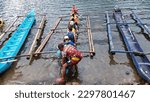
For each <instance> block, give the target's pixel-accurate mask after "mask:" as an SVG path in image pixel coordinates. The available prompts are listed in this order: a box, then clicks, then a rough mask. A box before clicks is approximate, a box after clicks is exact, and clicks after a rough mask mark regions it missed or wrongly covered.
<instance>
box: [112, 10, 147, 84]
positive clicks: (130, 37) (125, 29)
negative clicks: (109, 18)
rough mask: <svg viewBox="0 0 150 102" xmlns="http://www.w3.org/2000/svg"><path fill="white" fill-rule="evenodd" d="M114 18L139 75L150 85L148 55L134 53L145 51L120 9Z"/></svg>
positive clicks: (115, 12)
mask: <svg viewBox="0 0 150 102" xmlns="http://www.w3.org/2000/svg"><path fill="white" fill-rule="evenodd" d="M114 18H115V21H116V25H117V28H118V30H119V31H120V34H121V36H122V38H123V41H124V43H125V45H126V48H127V50H128V51H129V54H130V56H131V58H132V61H133V63H134V66H135V68H136V69H137V71H138V74H139V75H140V76H141V77H142V78H143V79H145V80H146V81H147V82H149V83H150V61H149V59H148V58H147V56H146V55H136V54H135V53H132V52H143V50H142V48H141V47H140V45H139V43H138V41H137V39H136V37H135V35H134V34H133V32H132V31H131V30H130V28H129V26H128V24H127V22H126V20H125V19H124V16H123V14H122V12H121V10H120V9H115V11H114Z"/></svg>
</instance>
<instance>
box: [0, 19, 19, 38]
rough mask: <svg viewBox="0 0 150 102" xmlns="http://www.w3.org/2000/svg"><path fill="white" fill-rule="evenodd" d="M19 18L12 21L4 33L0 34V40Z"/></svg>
mask: <svg viewBox="0 0 150 102" xmlns="http://www.w3.org/2000/svg"><path fill="white" fill-rule="evenodd" d="M18 18H19V17H17V18H16V19H15V20H14V22H13V23H11V24H10V25H9V26H8V28H7V29H6V30H5V31H4V33H2V34H1V35H0V40H1V39H2V38H3V37H4V35H5V34H6V33H7V32H8V31H9V30H10V28H11V27H12V26H13V25H14V24H15V22H16V21H17V20H18Z"/></svg>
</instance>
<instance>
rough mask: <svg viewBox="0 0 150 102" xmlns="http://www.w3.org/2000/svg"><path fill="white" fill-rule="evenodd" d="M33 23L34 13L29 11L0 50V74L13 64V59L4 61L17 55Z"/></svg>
mask: <svg viewBox="0 0 150 102" xmlns="http://www.w3.org/2000/svg"><path fill="white" fill-rule="evenodd" d="M34 21H35V12H34V10H31V11H30V12H29V13H28V14H27V16H26V17H25V19H24V20H23V22H22V23H21V25H20V26H19V27H18V28H17V30H16V31H15V32H14V33H13V34H12V36H11V37H10V38H9V39H8V41H7V42H6V44H5V45H4V46H3V47H2V48H1V49H0V59H1V61H0V73H3V72H4V71H6V70H7V69H8V68H10V66H11V65H12V63H13V60H14V58H9V59H4V58H7V57H13V56H16V55H17V54H18V52H19V51H20V49H21V47H22V45H23V43H24V42H25V40H26V38H27V36H28V34H29V31H30V29H31V28H32V25H33V23H34Z"/></svg>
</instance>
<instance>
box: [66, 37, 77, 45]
mask: <svg viewBox="0 0 150 102" xmlns="http://www.w3.org/2000/svg"><path fill="white" fill-rule="evenodd" d="M69 44H70V45H72V46H75V43H73V42H72V41H71V40H70V39H69V37H68V36H67V35H66V36H64V45H69Z"/></svg>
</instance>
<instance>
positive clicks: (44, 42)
mask: <svg viewBox="0 0 150 102" xmlns="http://www.w3.org/2000/svg"><path fill="white" fill-rule="evenodd" d="M61 19H62V18H61V17H59V18H58V19H57V20H56V22H55V24H54V26H53V27H52V29H51V31H50V32H49V33H48V35H47V36H46V37H45V39H44V41H43V42H42V43H41V45H40V46H39V47H38V49H37V50H36V51H35V53H39V52H41V51H42V50H43V48H44V47H45V45H46V43H47V42H48V40H49V39H50V37H51V36H52V34H53V33H54V31H55V29H56V28H57V26H58V24H59V23H60V21H61Z"/></svg>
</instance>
